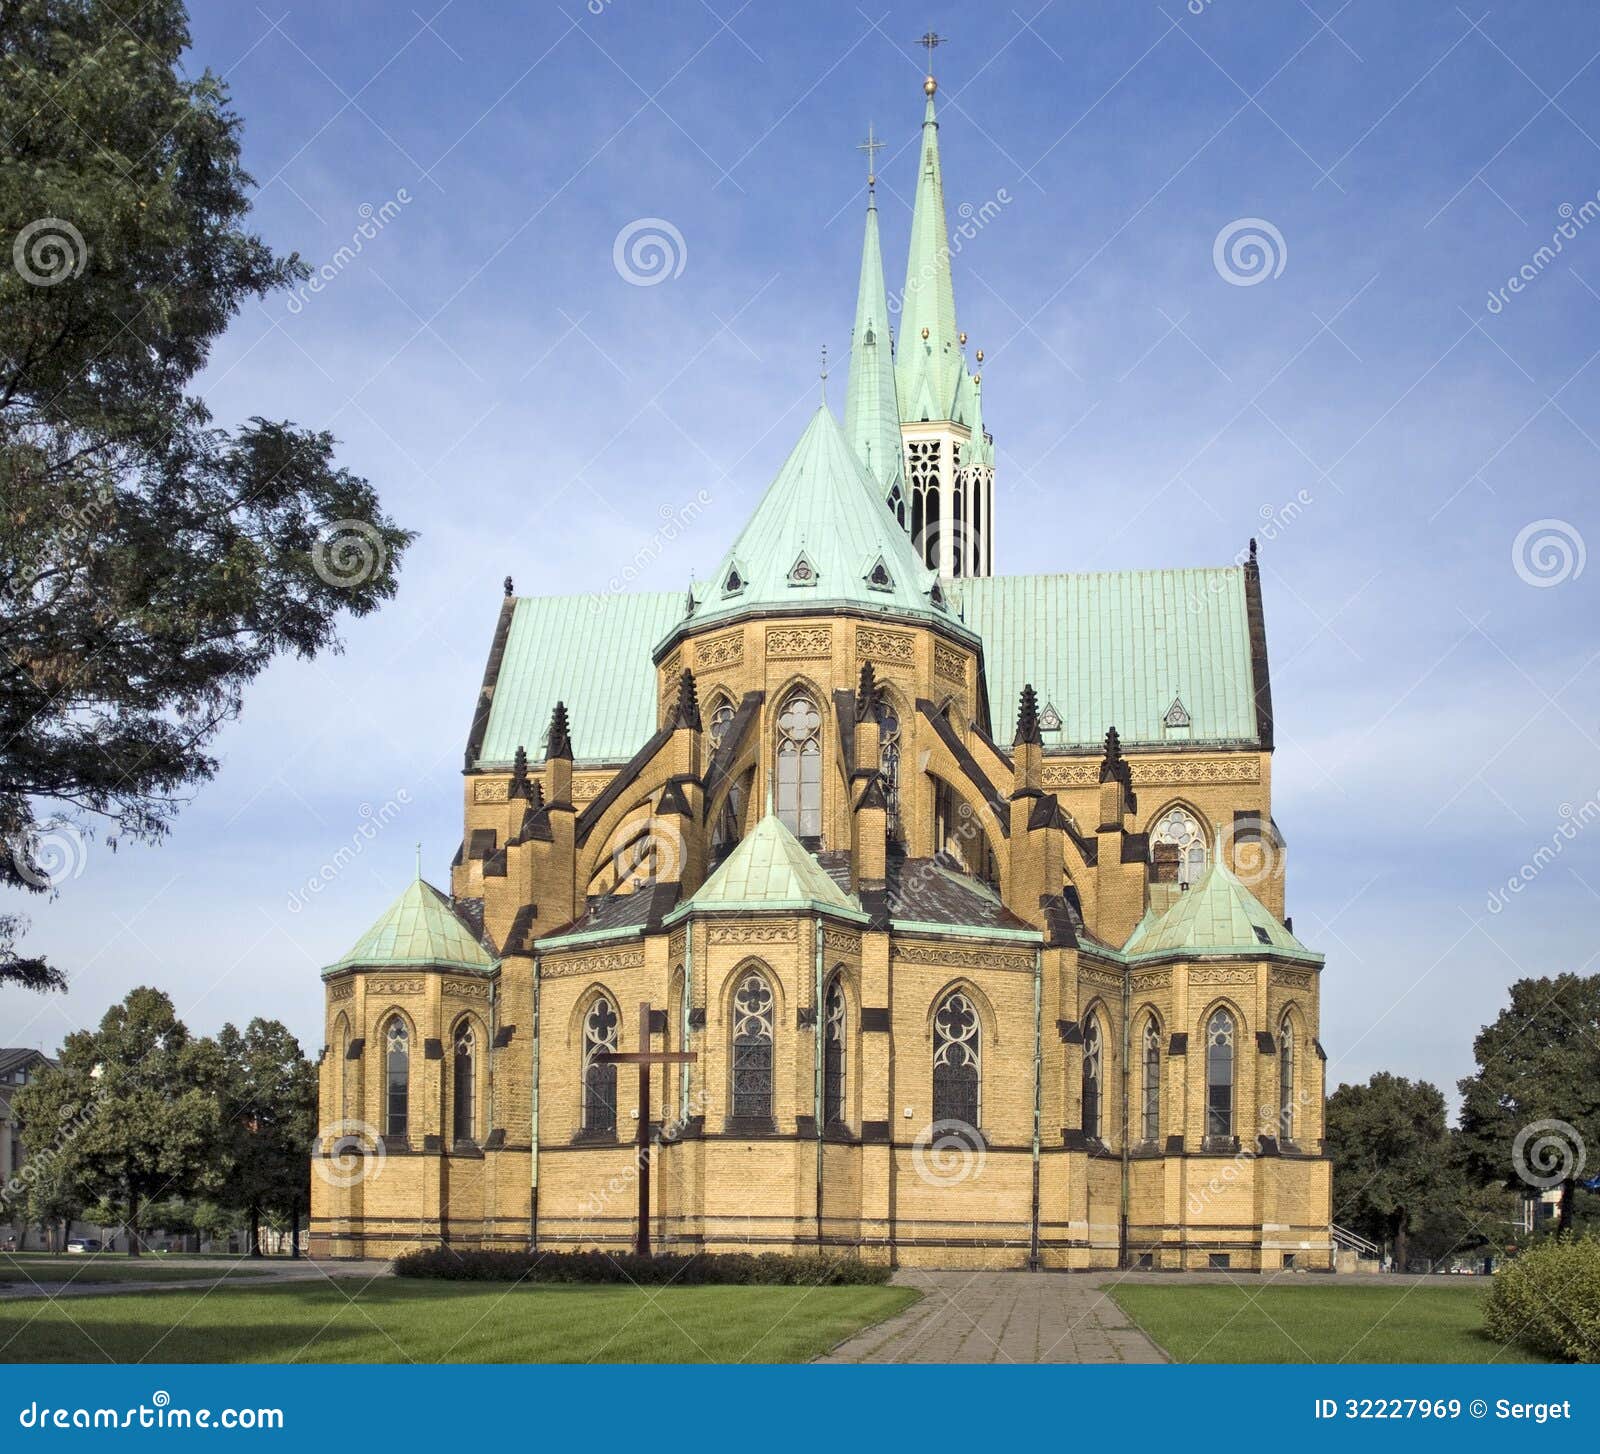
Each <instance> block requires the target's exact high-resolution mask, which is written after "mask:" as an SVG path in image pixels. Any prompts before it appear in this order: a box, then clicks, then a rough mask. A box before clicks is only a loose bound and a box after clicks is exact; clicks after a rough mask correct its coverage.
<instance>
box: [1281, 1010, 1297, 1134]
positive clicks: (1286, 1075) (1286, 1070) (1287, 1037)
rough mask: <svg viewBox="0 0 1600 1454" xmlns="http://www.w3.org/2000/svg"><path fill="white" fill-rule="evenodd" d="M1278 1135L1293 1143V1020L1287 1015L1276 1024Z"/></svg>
mask: <svg viewBox="0 0 1600 1454" xmlns="http://www.w3.org/2000/svg"><path fill="white" fill-rule="evenodd" d="M1278 1135H1279V1136H1280V1137H1281V1138H1282V1139H1283V1140H1284V1141H1286V1142H1289V1143H1291V1144H1292V1143H1293V1142H1294V1020H1293V1018H1292V1017H1291V1016H1290V1015H1288V1014H1285V1015H1284V1017H1283V1019H1282V1020H1281V1021H1280V1022H1279V1024H1278Z"/></svg>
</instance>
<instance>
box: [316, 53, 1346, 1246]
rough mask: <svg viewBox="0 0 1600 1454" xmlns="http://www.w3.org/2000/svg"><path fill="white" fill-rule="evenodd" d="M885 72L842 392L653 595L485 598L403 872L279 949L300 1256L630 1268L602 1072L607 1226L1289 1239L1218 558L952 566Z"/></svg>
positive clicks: (967, 457) (939, 218) (929, 314)
mask: <svg viewBox="0 0 1600 1454" xmlns="http://www.w3.org/2000/svg"><path fill="white" fill-rule="evenodd" d="M924 89H925V93H926V109H925V114H924V119H923V123H922V132H921V141H920V145H919V147H918V149H917V169H918V171H917V178H916V193H915V206H914V211H913V215H912V220H911V237H910V249H909V257H908V260H907V264H906V277H905V287H904V290H903V292H902V293H901V295H900V299H899V303H898V307H897V308H896V309H895V310H893V311H891V305H890V299H889V295H888V293H887V290H886V288H885V284H884V274H883V264H882V260H881V256H880V243H879V216H878V209H877V206H876V202H875V199H874V195H873V189H872V182H871V179H869V185H868V196H867V208H866V222H865V238H864V242H863V246H862V255H861V272H860V281H859V288H858V294H857V299H856V311H855V328H854V334H853V338H852V347H851V355H850V369H849V380H848V387H847V389H846V393H845V399H844V413H843V419H842V422H841V420H840V419H838V418H836V417H835V416H834V414H833V413H832V412H830V410H829V409H828V407H827V405H826V403H824V404H823V405H822V407H819V408H818V409H817V411H816V412H815V414H813V415H812V417H811V418H810V420H809V422H808V423H807V424H806V425H805V428H804V430H803V431H802V432H801V434H800V436H799V438H798V439H797V440H796V441H795V443H794V447H793V449H792V450H791V452H790V453H789V456H788V458H787V459H786V460H785V462H784V464H783V466H782V468H781V469H779V471H778V473H777V476H776V478H775V479H774V480H773V481H772V483H771V486H770V487H769V488H768V490H767V491H766V493H765V495H764V496H763V497H762V499H761V501H760V503H759V504H758V505H757V506H756V509H755V512H754V514H753V515H752V516H751V517H750V519H749V520H748V522H747V523H746V524H745V526H744V528H743V529H742V530H741V531H740V532H739V534H738V536H737V538H736V539H735V540H734V543H733V545H732V548H731V549H730V550H729V551H728V552H727V554H726V555H725V556H724V557H723V558H722V559H721V560H720V561H719V562H717V563H716V564H715V568H714V569H713V570H712V571H711V572H710V573H709V574H707V575H705V576H703V577H702V578H699V579H697V580H696V583H695V584H694V585H693V587H692V588H691V589H690V590H689V591H688V592H687V593H686V594H685V593H682V592H664V593H649V594H620V593H609V594H606V593H602V594H595V595H587V596H576V597H525V596H517V595H515V594H514V593H513V588H512V582H511V581H510V580H507V581H506V583H505V586H506V589H505V596H504V599H503V600H501V601H500V603H499V616H498V620H497V621H496V622H495V624H494V630H493V636H492V640H491V641H490V642H489V648H488V663H487V666H486V669H485V672H484V677H483V685H482V689H481V692H480V694H479V697H478V700H477V704H476V710H475V711H474V713H473V716H472V722H471V728H470V732H469V734H468V737H467V742H466V754H465V762H464V771H463V778H462V787H463V816H464V825H463V836H462V842H461V847H460V850H459V852H458V853H457V855H456V857H455V860H454V862H453V863H452V864H451V866H450V879H449V885H448V889H441V888H435V887H434V886H432V885H431V884H429V883H426V882H424V881H423V880H422V878H421V876H420V873H419V876H418V878H417V880H416V881H415V882H413V883H412V884H410V885H409V886H408V887H407V888H406V889H405V891H404V892H403V893H402V894H401V895H400V897H399V898H398V899H397V900H396V901H395V903H394V904H393V906H392V907H391V908H390V909H389V910H388V911H387V912H386V913H385V914H384V915H383V916H382V918H380V919H379V920H378V922H377V923H376V924H374V925H373V927H372V928H371V929H370V930H369V931H368V932H367V933H366V934H365V935H364V936H362V938H361V939H360V941H359V942H358V943H357V944H356V945H355V946H354V947H353V948H351V949H350V951H349V952H348V953H347V954H345V955H343V956H342V957H341V958H339V959H338V960H337V961H336V962H335V963H333V964H332V965H330V966H329V967H328V968H327V969H326V970H325V971H324V972H323V984H324V990H325V994H326V1006H327V1021H326V1024H327V1049H326V1051H325V1052H324V1055H323V1059H322V1063H321V1122H322V1127H323V1131H322V1139H321V1141H320V1143H319V1146H318V1149H317V1151H316V1153H315V1155H314V1157H313V1170H314V1172H315V1175H314V1176H313V1179H312V1188H313V1202H312V1219H311V1235H312V1247H313V1250H314V1252H315V1253H317V1254H320V1255H325V1256H366V1257H372V1256H391V1255H394V1254H396V1253H398V1252H400V1251H403V1250H407V1249H410V1248H416V1247H429V1246H437V1245H439V1244H441V1243H444V1244H448V1245H451V1246H457V1247H464V1248H480V1247H481V1248H494V1247H502V1248H530V1247H531V1248H536V1249H578V1248H601V1249H611V1250H615V1251H619V1252H621V1251H626V1250H630V1249H631V1248H632V1247H633V1246H634V1242H635V1234H636V1219H637V1217H638V1214H639V1207H638V1190H639V1183H640V1158H641V1154H642V1153H641V1152H640V1150H639V1149H638V1147H637V1146H636V1144H635V1142H636V1138H637V1136H638V1132H639V1129H640V1112H641V1100H642V1099H644V1098H643V1097H641V1095H640V1088H641V1083H642V1082H645V1081H646V1080H647V1082H648V1087H649V1095H648V1103H647V1106H646V1107H645V1108H644V1109H645V1127H644V1131H645V1137H646V1138H647V1140H648V1143H649V1145H650V1148H651V1149H650V1151H649V1152H648V1161H649V1172H650V1174H649V1183H648V1193H649V1195H648V1201H649V1205H648V1208H647V1211H648V1229H649V1235H650V1239H651V1243H652V1245H653V1246H654V1247H655V1248H656V1249H657V1250H663V1251H691V1250H700V1249H704V1250H711V1251H734V1250H756V1251H764V1250H778V1251H816V1250H817V1249H819V1248H820V1249H823V1250H825V1251H834V1252H838V1253H840V1254H852V1255H858V1256H861V1257H863V1258H867V1259H869V1260H873V1261H885V1262H890V1263H893V1264H895V1265H901V1266H924V1267H960V1266H985V1267H1039V1268H1062V1269H1065V1268H1090V1267H1115V1266H1126V1267H1153V1268H1174V1269H1177V1268H1187V1269H1195V1268H1200V1269H1204V1268H1224V1267H1227V1268H1233V1269H1259V1270H1272V1269H1278V1268H1283V1267H1291V1266H1293V1267H1299V1268H1307V1269H1325V1268H1328V1267H1329V1266H1330V1265H1331V1258H1332V1248H1331V1244H1330V1240H1329V1222H1330V1177H1329V1164H1328V1161H1327V1159H1326V1156H1325V1154H1324V1149H1323V1134H1324V1126H1323V1098H1324V1077H1323V1068H1324V1060H1325V1057H1324V1054H1323V1050H1322V1046H1321V1044H1320V1042H1319V1040H1318V1033H1319V1001H1320V980H1321V973H1322V965H1323V956H1322V955H1321V954H1319V953H1317V952H1315V951H1314V950H1311V949H1309V948H1307V947H1306V946H1305V945H1304V944H1303V943H1301V941H1300V940H1299V939H1298V938H1296V937H1295V934H1294V932H1293V928H1292V924H1291V921H1290V920H1289V918H1288V917H1287V916H1286V912H1285V901H1284V895H1285V886H1284V877H1285V875H1284V869H1285V859H1286V849H1285V844H1284V840H1283V837H1282V836H1281V834H1280V832H1279V830H1278V827H1277V825H1276V823H1275V822H1274V821H1273V816H1272V754H1273V708H1272V693H1271V688H1270V684H1269V680H1268V668H1267V643H1266V629H1265V624H1264V617H1263V608H1262V591H1261V578H1260V573H1259V570H1258V567H1257V561H1256V553H1255V546H1254V543H1253V542H1252V543H1251V546H1250V548H1249V551H1248V553H1243V552H1242V553H1241V556H1240V558H1239V559H1238V560H1237V561H1235V562H1233V563H1229V564H1226V565H1218V566H1198V567H1195V568H1192V569H1181V570H1143V571H1124V572H1084V573H1063V574H1043V575H1024V576H1006V575H997V574H995V573H994V568H995V564H996V549H995V546H996V540H997V538H1001V537H1000V536H999V533H998V532H997V529H996V526H997V524H1003V525H1004V526H1005V527H1006V528H1009V529H1013V530H1015V529H1019V528H1022V527H1021V526H1020V525H1019V524H1018V523H1017V522H1016V520H1015V518H1014V517H1013V518H1011V519H1010V520H1007V519H1005V516H1004V495H1003V493H1000V494H998V495H997V491H996V472H995V448H994V440H993V437H992V436H991V435H990V433H989V432H988V429H987V428H986V425H985V403H984V385H983V378H982V373H981V365H982V361H983V353H982V351H981V350H978V351H976V352H975V354H974V356H973V362H974V363H975V364H976V365H977V367H972V366H970V365H969V363H968V355H967V351H966V341H967V340H966V334H964V333H962V332H960V331H959V330H958V328H957V324H956V308H955V296H954V288H953V280H952V269H951V249H950V245H949V237H948V232H947V222H946V209H945V201H944V195H943V182H942V176H941V169H940V157H939V123H938V121H937V120H936V117H935V92H936V90H937V86H936V83H935V81H934V79H933V78H932V77H931V76H929V77H928V79H927V81H926V83H925V87H924ZM870 154H871V153H870V152H869V156H870ZM896 315H898V317H897V316H896ZM896 325H897V326H896ZM641 1051H650V1052H673V1053H674V1055H675V1058H674V1059H673V1060H672V1061H671V1062H669V1063H660V1064H654V1065H651V1066H650V1067H648V1068H647V1069H646V1070H645V1071H644V1072H643V1073H642V1074H641V1072H640V1071H639V1070H638V1069H637V1068H636V1067H635V1066H634V1065H632V1064H627V1063H623V1064H619V1063H618V1062H617V1060H615V1059H611V1058H609V1057H612V1056H616V1055H629V1054H635V1055H636V1054H638V1053H639V1052H641Z"/></svg>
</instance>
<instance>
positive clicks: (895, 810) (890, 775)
mask: <svg viewBox="0 0 1600 1454" xmlns="http://www.w3.org/2000/svg"><path fill="white" fill-rule="evenodd" d="M878 767H879V770H880V771H881V772H882V773H883V791H884V797H885V798H886V799H887V800H888V803H889V836H890V837H891V838H899V836H900V716H899V714H898V713H897V712H896V711H895V709H894V704H893V703H892V702H890V701H889V699H888V698H887V697H883V698H880V699H879V701H878Z"/></svg>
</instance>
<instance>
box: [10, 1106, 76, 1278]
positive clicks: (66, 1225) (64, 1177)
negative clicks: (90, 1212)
mask: <svg viewBox="0 0 1600 1454" xmlns="http://www.w3.org/2000/svg"><path fill="white" fill-rule="evenodd" d="M24 1130H26V1128H24ZM22 1169H23V1172H24V1173H25V1174H26V1176H27V1188H26V1193H25V1196H24V1198H23V1202H22V1205H23V1206H24V1207H25V1208H26V1219H27V1222H28V1223H29V1225H31V1226H35V1227H37V1228H38V1229H39V1230H40V1232H41V1233H43V1234H44V1238H45V1241H46V1242H47V1243H48V1244H49V1247H50V1250H51V1251H52V1252H65V1251H66V1248H67V1237H68V1236H69V1235H70V1234H71V1231H72V1224H73V1223H74V1222H75V1221H77V1220H78V1218H79V1217H80V1216H81V1215H82V1214H83V1204H84V1201H85V1197H84V1191H83V1186H82V1184H81V1182H80V1181H79V1180H78V1177H77V1174H76V1172H75V1171H74V1169H73V1166H72V1161H71V1157H70V1156H61V1155H52V1154H50V1153H49V1152H46V1153H44V1154H41V1155H37V1156H30V1157H29V1159H28V1161H27V1162H26V1163H25V1164H24V1166H23V1168H22Z"/></svg>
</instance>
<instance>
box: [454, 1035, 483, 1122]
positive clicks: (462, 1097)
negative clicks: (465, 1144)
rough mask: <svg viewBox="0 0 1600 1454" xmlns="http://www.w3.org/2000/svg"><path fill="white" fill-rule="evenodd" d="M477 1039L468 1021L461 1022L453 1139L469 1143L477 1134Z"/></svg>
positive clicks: (458, 1037)
mask: <svg viewBox="0 0 1600 1454" xmlns="http://www.w3.org/2000/svg"><path fill="white" fill-rule="evenodd" d="M477 1064H478V1037H477V1036H476V1035H475V1034H474V1033H473V1030H472V1025H471V1022H470V1021H467V1020H463V1021H462V1022H461V1028H460V1029H459V1030H458V1031H457V1032H456V1059H455V1076H454V1081H455V1085H454V1090H455V1127H454V1129H455V1138H456V1140H457V1141H470V1140H472V1138H473V1137H474V1136H475V1135H476V1134H477V1121H476V1117H477V1106H476V1105H475V1101H476V1098H477V1097H476V1092H477Z"/></svg>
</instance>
